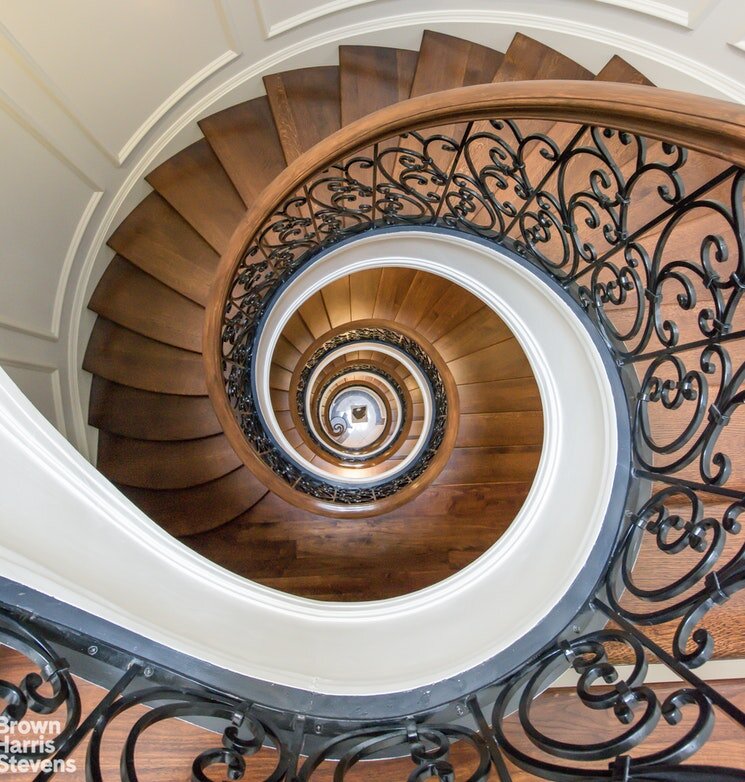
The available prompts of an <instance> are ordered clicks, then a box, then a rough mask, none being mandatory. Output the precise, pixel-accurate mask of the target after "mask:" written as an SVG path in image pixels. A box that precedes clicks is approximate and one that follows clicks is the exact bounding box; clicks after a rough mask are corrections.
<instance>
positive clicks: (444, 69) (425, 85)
mask: <svg viewBox="0 0 745 782" xmlns="http://www.w3.org/2000/svg"><path fill="white" fill-rule="evenodd" d="M503 58H504V54H502V52H498V51H496V50H494V49H490V48H489V47H488V46H481V45H480V44H477V43H473V42H472V41H466V40H464V39H463V38H455V37H454V36H452V35H445V34H443V33H437V32H434V31H432V30H425V31H424V33H423V35H422V43H421V45H420V47H419V60H418V62H417V66H416V73H415V74H414V82H413V84H412V87H411V97H412V98H414V97H417V96H419V95H428V94H429V93H431V92H439V91H440V90H449V89H453V88H454V87H467V86H469V85H472V84H487V83H489V82H490V81H491V80H492V79H493V78H494V74H495V73H496V72H497V69H498V68H499V67H500V65H501V64H502V60H503Z"/></svg>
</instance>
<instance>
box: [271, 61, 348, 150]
mask: <svg viewBox="0 0 745 782" xmlns="http://www.w3.org/2000/svg"><path fill="white" fill-rule="evenodd" d="M264 87H265V88H266V94H267V97H268V98H269V105H270V107H271V110H272V116H273V117H274V124H275V125H276V127H277V133H278V135H279V139H280V142H281V144H282V149H283V151H284V155H285V160H286V161H287V162H288V163H292V161H293V160H295V159H296V158H298V157H299V156H300V155H302V153H303V152H305V151H306V150H308V149H310V148H311V147H312V146H313V145H314V144H317V143H318V142H319V141H323V139H325V138H326V137H327V136H329V135H330V134H331V133H334V132H335V131H337V130H339V128H340V127H341V110H340V94H339V89H340V88H339V68H338V66H336V65H326V66H319V67H317V68H300V69H298V70H295V71H285V72H284V73H273V74H271V75H269V76H265V77H264Z"/></svg>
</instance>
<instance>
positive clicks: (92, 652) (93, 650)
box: [88, 644, 98, 657]
mask: <svg viewBox="0 0 745 782" xmlns="http://www.w3.org/2000/svg"><path fill="white" fill-rule="evenodd" d="M88 654H89V655H90V656H91V657H95V656H96V655H97V654H98V647H97V646H96V645H95V644H91V645H90V646H89V647H88Z"/></svg>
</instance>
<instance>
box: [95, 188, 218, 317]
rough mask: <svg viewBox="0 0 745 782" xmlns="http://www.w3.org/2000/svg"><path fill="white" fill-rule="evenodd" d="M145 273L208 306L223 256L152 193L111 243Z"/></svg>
mask: <svg viewBox="0 0 745 782" xmlns="http://www.w3.org/2000/svg"><path fill="white" fill-rule="evenodd" d="M108 244H109V246H110V247H111V248H112V249H113V250H115V251H116V252H118V253H119V254H121V255H123V256H124V257H125V258H126V259H127V260H128V261H130V262H131V263H133V264H135V265H136V266H138V267H139V268H140V269H142V271H144V272H146V273H147V274H150V275H152V276H153V277H155V278H156V279H157V280H160V281H161V282H162V283H164V284H165V285H168V286H169V287H170V288H173V290H175V291H178V292H179V293H181V294H183V295H184V296H186V297H187V298H189V299H191V300H192V301H196V302H198V303H199V304H202V305H204V304H206V303H207V298H208V296H209V289H210V285H211V284H212V280H213V277H214V274H215V270H216V269H217V264H218V262H219V260H220V256H219V255H218V254H217V253H216V252H215V251H214V250H213V249H212V247H210V245H209V244H208V243H207V242H205V241H204V239H202V237H201V236H200V235H199V234H198V233H197V232H196V231H195V230H194V229H193V228H192V227H191V226H190V225H189V223H187V222H186V220H184V218H183V217H181V215H180V214H179V213H178V212H177V211H176V210H175V209H174V208H173V207H172V206H171V205H170V204H169V203H168V202H167V201H166V200H165V199H163V198H162V197H161V196H160V195H158V194H157V193H150V195H148V196H147V197H146V198H144V199H143V200H142V201H141V202H140V204H139V205H138V206H136V207H135V208H134V209H133V210H132V211H131V212H130V213H129V215H127V217H125V218H124V220H123V221H122V223H121V224H120V225H119V227H118V228H117V229H116V231H114V233H113V234H112V235H111V237H110V238H109V241H108Z"/></svg>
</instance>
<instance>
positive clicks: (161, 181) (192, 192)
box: [145, 138, 246, 253]
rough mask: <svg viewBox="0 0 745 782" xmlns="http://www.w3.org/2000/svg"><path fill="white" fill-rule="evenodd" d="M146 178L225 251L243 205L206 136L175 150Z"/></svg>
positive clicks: (220, 249) (238, 220)
mask: <svg viewBox="0 0 745 782" xmlns="http://www.w3.org/2000/svg"><path fill="white" fill-rule="evenodd" d="M145 179H146V180H147V181H148V182H149V183H150V185H152V187H153V188H154V189H155V190H157V191H158V193H160V195H162V196H163V198H165V199H166V201H168V203H169V204H171V206H172V207H173V208H174V209H175V210H176V211H177V212H178V213H179V214H180V215H181V216H182V217H183V218H184V219H185V220H186V221H187V222H188V223H189V224H190V225H191V226H192V227H193V228H195V229H196V230H197V231H198V232H199V234H201V236H202V237H203V238H204V239H206V240H207V241H208V242H209V243H210V244H211V245H212V247H214V248H215V250H217V252H219V253H223V252H225V250H226V249H227V246H228V242H229V240H230V237H231V236H232V234H233V231H235V228H236V226H237V225H238V223H239V222H240V221H241V219H242V218H243V216H244V215H245V213H246V206H245V204H244V203H243V201H242V200H241V197H240V196H239V195H238V191H237V190H236V189H235V187H234V186H233V183H232V182H231V181H230V178H229V177H228V175H227V174H226V173H225V169H224V168H223V167H222V165H221V164H220V161H219V159H218V157H217V155H215V153H214V152H213V151H212V147H211V146H210V145H209V143H208V141H207V140H206V139H204V138H202V139H199V141H195V142H194V143H193V144H191V145H189V146H188V147H186V149H183V150H181V152H178V153H176V154H175V155H174V156H173V157H171V158H169V159H168V160H166V161H165V163H161V165H159V166H158V167H157V168H156V169H154V170H153V171H151V172H150V173H149V174H148V175H147V176H146V177H145Z"/></svg>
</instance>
